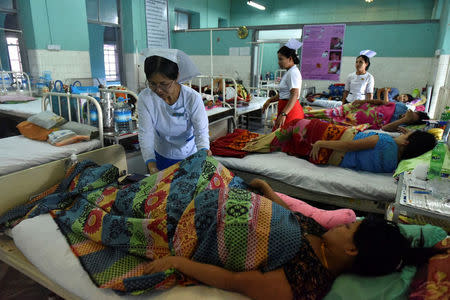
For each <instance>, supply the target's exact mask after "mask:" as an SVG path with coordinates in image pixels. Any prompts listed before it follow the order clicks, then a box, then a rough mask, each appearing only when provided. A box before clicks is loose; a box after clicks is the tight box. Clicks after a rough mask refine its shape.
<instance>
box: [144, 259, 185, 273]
mask: <svg viewBox="0 0 450 300" xmlns="http://www.w3.org/2000/svg"><path fill="white" fill-rule="evenodd" d="M182 259H186V258H184V257H181V256H165V257H162V258H159V259H155V260H154V261H151V262H149V263H148V264H146V265H145V266H144V274H153V273H158V272H163V271H165V270H169V269H172V268H176V267H177V262H178V261H180V260H182Z"/></svg>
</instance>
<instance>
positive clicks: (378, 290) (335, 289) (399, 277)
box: [324, 224, 447, 300]
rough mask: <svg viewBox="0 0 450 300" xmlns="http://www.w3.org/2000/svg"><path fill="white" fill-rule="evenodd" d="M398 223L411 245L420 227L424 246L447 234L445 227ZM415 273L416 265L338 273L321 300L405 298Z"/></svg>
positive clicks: (430, 245)
mask: <svg viewBox="0 0 450 300" xmlns="http://www.w3.org/2000/svg"><path fill="white" fill-rule="evenodd" d="M399 226H400V230H401V231H402V233H403V234H404V235H405V236H406V237H407V238H410V239H412V241H411V243H412V245H413V246H416V245H417V243H418V241H419V239H420V229H422V232H423V236H424V239H425V247H432V246H434V245H435V244H437V243H439V242H440V241H441V240H443V239H444V238H445V237H446V236H447V233H446V232H445V230H443V229H442V228H440V227H437V226H433V225H428V224H427V225H425V226H421V225H404V224H399ZM415 274H416V267H413V266H406V267H404V268H403V269H402V271H401V272H394V273H391V274H388V275H385V276H377V277H363V276H358V275H354V274H344V275H340V276H338V277H337V278H336V280H335V281H334V283H333V286H332V288H331V291H330V292H329V293H328V294H327V295H326V296H325V298H324V299H327V300H339V299H342V300H344V299H366V300H370V299H373V300H375V299H407V292H408V290H409V286H410V284H411V281H412V279H413V278H414V275H415Z"/></svg>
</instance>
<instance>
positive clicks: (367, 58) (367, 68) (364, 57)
mask: <svg viewBox="0 0 450 300" xmlns="http://www.w3.org/2000/svg"><path fill="white" fill-rule="evenodd" d="M360 57H361V58H362V59H363V60H364V62H365V63H366V64H367V67H366V71H369V67H370V59H369V57H368V56H365V55H360V56H358V57H357V58H356V59H358V58H360Z"/></svg>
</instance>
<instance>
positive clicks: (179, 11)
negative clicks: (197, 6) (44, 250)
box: [174, 9, 192, 30]
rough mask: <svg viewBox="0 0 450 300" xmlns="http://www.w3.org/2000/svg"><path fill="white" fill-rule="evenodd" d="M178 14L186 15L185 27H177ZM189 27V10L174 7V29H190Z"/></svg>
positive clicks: (190, 24) (190, 23) (190, 25)
mask: <svg viewBox="0 0 450 300" xmlns="http://www.w3.org/2000/svg"><path fill="white" fill-rule="evenodd" d="M180 14H183V15H186V16H187V19H188V22H187V28H180V27H178V16H179V15H180ZM191 27H192V22H191V14H190V13H189V12H187V11H183V10H179V9H176V10H175V25H174V30H186V29H191Z"/></svg>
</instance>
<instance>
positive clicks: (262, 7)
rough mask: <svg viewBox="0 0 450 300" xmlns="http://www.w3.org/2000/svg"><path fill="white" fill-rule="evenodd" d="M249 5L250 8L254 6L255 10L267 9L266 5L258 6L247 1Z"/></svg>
mask: <svg viewBox="0 0 450 300" xmlns="http://www.w3.org/2000/svg"><path fill="white" fill-rule="evenodd" d="M247 4H248V5H250V6H253V7H254V8H257V9H260V10H265V9H266V7H265V6H264V5H261V4H258V3H256V2H253V1H247Z"/></svg>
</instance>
